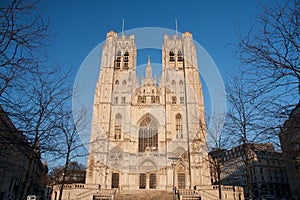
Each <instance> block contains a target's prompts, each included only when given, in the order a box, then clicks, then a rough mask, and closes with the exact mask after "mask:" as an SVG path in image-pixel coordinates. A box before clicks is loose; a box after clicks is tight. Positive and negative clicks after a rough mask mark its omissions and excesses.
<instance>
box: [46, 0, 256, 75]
mask: <svg viewBox="0 0 300 200" xmlns="http://www.w3.org/2000/svg"><path fill="white" fill-rule="evenodd" d="M260 2H262V1H258V0H249V1H242V0H228V1H223V0H219V1H218V0H206V1H203V0H198V1H197V0H194V1H191V0H186V1H177V0H173V1H170V0H165V1H162V0H151V1H150V0H149V1H138V0H126V1H119V0H114V1H101V0H90V1H83V0H73V1H71V0H51V1H43V2H42V4H43V5H44V9H45V15H46V17H47V19H49V22H50V28H51V29H52V31H53V32H54V33H55V34H56V37H55V41H54V44H53V45H52V46H51V47H50V48H49V56H50V58H52V59H54V60H55V61H57V62H58V64H61V65H63V66H64V67H68V66H73V67H75V68H76V67H78V68H79V66H80V64H81V62H82V61H83V60H84V58H85V57H86V55H87V54H88V53H89V52H90V51H91V50H92V49H93V48H94V47H95V46H96V45H97V44H99V43H100V42H102V41H104V40H105V36H106V33H107V32H108V31H109V30H114V31H116V32H121V30H122V18H124V19H125V30H129V29H134V28H140V27H162V28H168V29H173V30H174V29H175V18H176V19H177V21H178V31H179V32H185V31H189V32H191V33H192V34H193V37H194V39H195V40H196V41H198V42H199V43H200V44H201V45H202V46H203V47H204V48H205V49H206V51H207V52H208V53H209V54H210V55H211V57H212V58H213V60H214V61H215V63H216V64H217V66H218V68H219V70H220V72H221V74H222V76H224V78H225V76H226V73H227V72H228V69H230V68H231V67H232V66H233V65H234V63H235V61H234V58H233V52H232V48H230V47H228V46H227V45H228V44H229V43H232V42H235V41H236V37H237V36H236V31H237V24H239V26H240V28H241V30H242V31H243V32H246V31H247V30H249V28H250V25H251V21H252V19H253V16H254V15H255V14H256V13H257V12H258V10H259V3H260ZM144 56H145V57H142V58H140V57H139V58H138V64H142V63H141V62H143V63H146V62H147V55H144ZM153 59H154V62H157V63H159V62H161V58H160V57H158V56H157V57H155V56H154V58H153Z"/></svg>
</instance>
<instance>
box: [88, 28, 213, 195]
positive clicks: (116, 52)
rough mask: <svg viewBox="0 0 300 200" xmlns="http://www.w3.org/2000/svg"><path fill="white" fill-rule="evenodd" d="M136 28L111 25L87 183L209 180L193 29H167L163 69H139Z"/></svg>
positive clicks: (157, 184)
mask: <svg viewBox="0 0 300 200" xmlns="http://www.w3.org/2000/svg"><path fill="white" fill-rule="evenodd" d="M136 59H137V51H136V44H135V39H134V35H131V36H130V37H126V36H125V35H122V36H121V37H118V35H117V33H115V32H112V31H111V32H109V33H108V34H107V38H106V43H105V45H104V47H103V52H102V62H101V71H100V76H99V80H98V84H97V87H96V93H95V97H94V110H93V122H92V131H91V139H90V140H91V142H90V152H89V155H90V156H89V158H88V169H87V174H86V183H91V184H93V183H97V184H100V185H102V187H105V188H119V187H121V188H122V189H149V188H152V189H164V190H165V189H171V188H172V185H173V181H172V174H173V168H172V166H171V164H172V160H170V159H169V158H171V157H172V158H175V157H176V158H178V160H177V161H176V170H175V171H176V179H175V180H176V185H177V186H178V187H179V188H180V189H187V188H192V187H194V186H197V185H207V184H209V176H208V174H209V170H208V163H207V151H206V150H205V148H201V146H203V145H204V144H205V141H206V134H205V119H204V103H203V95H202V86H201V82H200V77H199V72H198V65H197V56H196V48H195V46H194V43H193V39H192V34H191V33H188V32H186V33H183V34H182V36H181V37H177V36H176V35H174V37H169V36H167V35H165V37H164V42H163V47H162V75H161V77H160V78H159V79H158V80H156V77H155V76H153V75H152V67H151V63H150V58H148V64H147V67H146V74H145V77H144V78H143V79H142V83H141V84H139V81H138V78H137V75H136Z"/></svg>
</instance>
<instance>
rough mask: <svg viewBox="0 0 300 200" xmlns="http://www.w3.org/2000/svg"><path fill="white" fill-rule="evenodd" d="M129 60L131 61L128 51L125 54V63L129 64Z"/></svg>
mask: <svg viewBox="0 0 300 200" xmlns="http://www.w3.org/2000/svg"><path fill="white" fill-rule="evenodd" d="M128 60H129V53H128V51H126V52H125V54H124V62H128Z"/></svg>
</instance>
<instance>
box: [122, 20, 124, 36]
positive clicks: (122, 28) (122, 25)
mask: <svg viewBox="0 0 300 200" xmlns="http://www.w3.org/2000/svg"><path fill="white" fill-rule="evenodd" d="M124 24H125V22H124V18H123V19H122V35H124Z"/></svg>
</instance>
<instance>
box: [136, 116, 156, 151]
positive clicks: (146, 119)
mask: <svg viewBox="0 0 300 200" xmlns="http://www.w3.org/2000/svg"><path fill="white" fill-rule="evenodd" d="M157 150H158V123H157V120H155V118H154V117H153V116H151V115H150V114H146V115H144V116H143V117H142V120H141V121H140V123H139V143H138V152H145V151H157Z"/></svg>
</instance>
